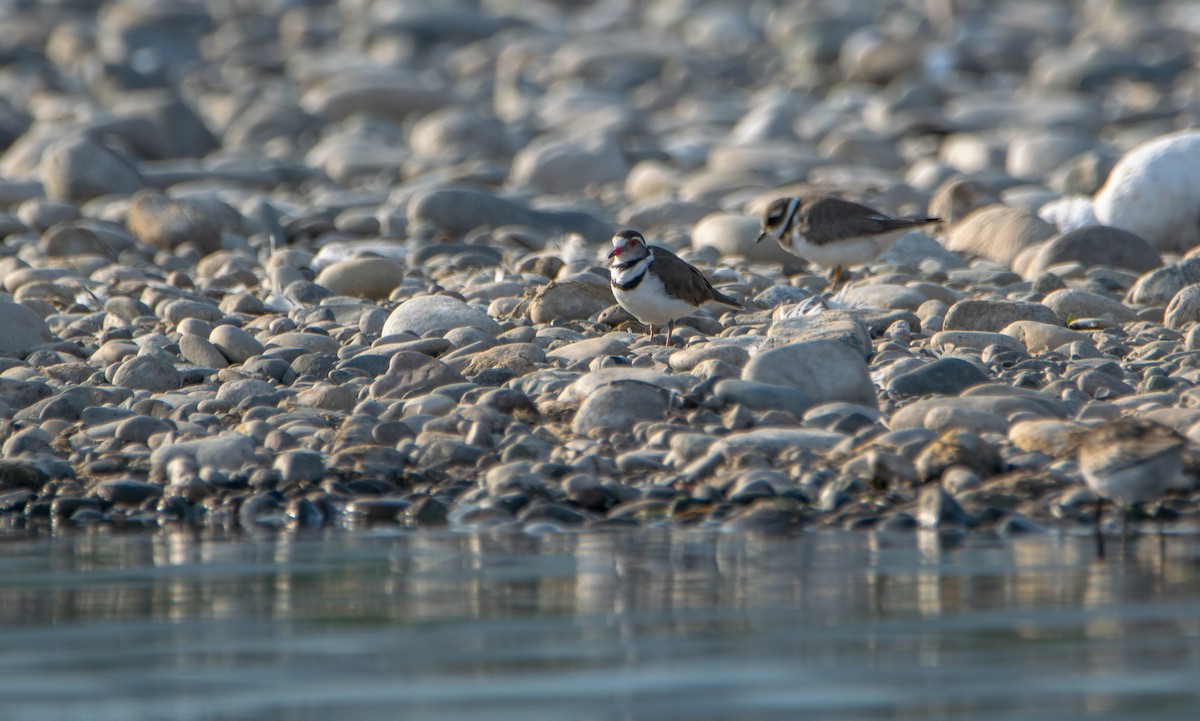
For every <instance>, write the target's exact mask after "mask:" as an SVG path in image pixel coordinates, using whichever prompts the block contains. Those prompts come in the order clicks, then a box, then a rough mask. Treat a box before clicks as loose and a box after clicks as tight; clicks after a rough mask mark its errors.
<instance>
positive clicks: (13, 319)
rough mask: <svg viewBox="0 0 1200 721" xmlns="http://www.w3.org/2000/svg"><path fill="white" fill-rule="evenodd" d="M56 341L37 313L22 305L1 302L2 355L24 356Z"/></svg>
mask: <svg viewBox="0 0 1200 721" xmlns="http://www.w3.org/2000/svg"><path fill="white" fill-rule="evenodd" d="M55 340H57V338H56V337H55V335H54V334H53V333H51V332H50V328H49V326H47V325H46V321H44V320H42V319H41V317H40V316H38V314H37V313H34V312H33V311H32V310H30V309H29V308H27V307H25V306H23V305H21V304H20V303H13V302H12V301H6V300H0V355H24V354H25V353H28V352H29V350H30V349H31V348H34V347H36V346H40V345H45V344H47V343H51V342H53V341H55Z"/></svg>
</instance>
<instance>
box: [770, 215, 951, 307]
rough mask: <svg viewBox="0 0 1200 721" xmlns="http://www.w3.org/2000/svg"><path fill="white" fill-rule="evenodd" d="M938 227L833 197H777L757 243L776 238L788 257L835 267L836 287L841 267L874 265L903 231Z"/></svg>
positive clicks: (931, 219) (929, 219)
mask: <svg viewBox="0 0 1200 721" xmlns="http://www.w3.org/2000/svg"><path fill="white" fill-rule="evenodd" d="M936 222H939V219H938V218H893V217H891V216H889V215H886V214H884V213H881V212H880V211H878V210H875V209H874V208H869V207H867V206H865V205H860V204H858V203H852V202H850V201H849V200H843V199H842V198H836V197H833V196H830V195H811V196H804V197H796V198H778V199H777V200H774V201H772V202H771V204H770V205H768V206H767V209H766V210H765V211H764V212H763V219H762V232H761V233H760V234H759V236H758V241H757V242H762V240H763V239H764V238H774V239H775V240H776V242H778V243H779V245H780V247H782V248H783V249H784V250H786V251H788V252H789V253H792V254H794V255H797V256H799V257H801V258H804V259H805V260H809V261H812V262H813V263H816V264H817V265H821V266H825V267H828V268H831V269H832V270H833V278H834V283H833V285H834V287H835V288H836V287H837V283H838V281H840V279H841V274H842V268H843V267H845V266H848V265H853V264H856V263H867V262H870V261H872V260H874V259H875V258H876V257H878V256H879V255H880V254H881V253H883V252H884V251H885V250H887V249H888V248H889V247H891V244H892V243H893V242H894V241H895V240H896V238H898V237H900V236H901V235H903V234H904V233H905V232H907V231H909V230H912V229H913V228H919V227H922V226H925V225H928V224H930V223H936Z"/></svg>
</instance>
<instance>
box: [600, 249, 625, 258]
mask: <svg viewBox="0 0 1200 721" xmlns="http://www.w3.org/2000/svg"><path fill="white" fill-rule="evenodd" d="M620 251H621V249H620V248H613V249H612V250H610V251H608V255H606V256H604V257H605V258H616V257H617V256H618V255H620V254H621V252H620Z"/></svg>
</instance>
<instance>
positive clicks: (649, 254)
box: [608, 230, 742, 345]
mask: <svg viewBox="0 0 1200 721" xmlns="http://www.w3.org/2000/svg"><path fill="white" fill-rule="evenodd" d="M612 244H613V248H612V251H611V252H610V253H609V254H608V258H609V272H610V275H609V279H610V282H611V283H612V291H613V296H615V297H616V299H617V302H618V303H620V304H621V307H622V308H624V309H625V310H627V311H629V312H630V314H632V315H633V317H634V318H637V319H638V320H639V321H640V322H642V323H644V324H646V325H647V326H649V327H650V337H651V338H653V337H654V326H656V325H657V326H662V325H666V326H667V337H666V338H665V339H664V345H671V334H672V333H673V332H674V330H675V321H676V320H678V319H680V318H683V317H684V316H688V315H691V314H692V313H694V312H695V311H696V309H697V308H699V307H700V306H702V305H704V304H705V303H707V302H708V301H716V302H718V303H723V304H725V305H728V306H731V307H733V308H741V307H742V305H741V303H738V302H737V301H736V300H734V299H733V298H730V297H729V296H727V295H725V294H724V293H721V292H720V291H718V290H716V289H714V288H713V287H712V283H709V282H708V279H707V278H705V277H704V274H703V273H701V272H700V271H699V270H697V269H696V268H694V267H692V266H691V265H689V264H688V263H687V262H686V261H684V260H683V259H682V258H680V257H679V256H677V255H675V254H674V253H672V252H671V251H669V250H667V249H666V248H663V247H661V246H658V245H647V244H646V239H645V238H644V237H643V236H642V234H641V233H639V232H637V231H636V230H621V231H618V232H617V233H616V234H615V235H613V238H612Z"/></svg>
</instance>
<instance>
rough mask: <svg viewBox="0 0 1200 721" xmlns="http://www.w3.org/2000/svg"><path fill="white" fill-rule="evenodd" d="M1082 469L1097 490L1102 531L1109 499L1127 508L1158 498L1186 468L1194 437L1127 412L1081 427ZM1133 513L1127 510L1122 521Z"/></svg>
mask: <svg viewBox="0 0 1200 721" xmlns="http://www.w3.org/2000/svg"><path fill="white" fill-rule="evenodd" d="M1077 442H1078V446H1077V450H1076V453H1077V457H1078V460H1079V470H1080V472H1081V473H1082V474H1083V479H1084V481H1086V482H1087V484H1088V486H1090V487H1091V488H1092V490H1094V491H1095V492H1096V495H1097V496H1099V499H1098V500H1097V502H1096V534H1097V537H1099V535H1100V515H1101V513H1102V511H1103V509H1104V501H1106V500H1107V501H1111V502H1113V503H1115V504H1117V505H1118V506H1120V507H1121V509H1122V511H1125V510H1127V509H1128V508H1129V507H1130V506H1134V505H1138V504H1143V503H1150V502H1152V501H1156V500H1158V499H1159V498H1161V497H1162V495H1163V494H1164V493H1166V491H1167V489H1168V488H1170V487H1171V486H1172V485H1173V484H1174V483H1175V482H1176V480H1177V479H1178V478H1179V475H1180V474H1181V473H1182V472H1183V455H1184V450H1185V449H1186V448H1187V445H1188V441H1187V439H1186V438H1184V437H1183V436H1182V435H1180V434H1179V433H1177V432H1176V431H1174V430H1173V429H1171V428H1168V427H1166V426H1164V425H1162V424H1161V423H1155V422H1154V421H1150V420H1146V419H1144V418H1133V417H1128V416H1124V417H1121V418H1116V419H1113V420H1111V421H1108V422H1106V423H1104V424H1102V425H1100V426H1098V427H1089V428H1086V429H1084V430H1083V431H1081V433H1080V434H1079V437H1078V439H1077ZM1126 518H1127V516H1126V515H1123V516H1122V521H1123V523H1124V521H1125V520H1126Z"/></svg>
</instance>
